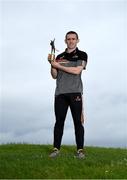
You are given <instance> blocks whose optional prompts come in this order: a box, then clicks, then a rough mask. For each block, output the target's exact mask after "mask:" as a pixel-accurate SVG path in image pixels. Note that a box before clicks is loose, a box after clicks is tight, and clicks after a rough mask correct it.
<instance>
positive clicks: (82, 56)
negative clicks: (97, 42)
mask: <svg viewBox="0 0 127 180" xmlns="http://www.w3.org/2000/svg"><path fill="white" fill-rule="evenodd" d="M79 59H80V60H79V61H81V62H80V63H81V64H80V66H81V65H82V66H83V69H86V65H87V61H88V55H87V53H86V52H83V51H82V52H81V53H80V55H79Z"/></svg>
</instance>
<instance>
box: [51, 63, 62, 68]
mask: <svg viewBox="0 0 127 180" xmlns="http://www.w3.org/2000/svg"><path fill="white" fill-rule="evenodd" d="M51 65H52V67H54V68H56V69H59V68H60V67H61V65H60V64H59V63H58V62H56V61H51Z"/></svg>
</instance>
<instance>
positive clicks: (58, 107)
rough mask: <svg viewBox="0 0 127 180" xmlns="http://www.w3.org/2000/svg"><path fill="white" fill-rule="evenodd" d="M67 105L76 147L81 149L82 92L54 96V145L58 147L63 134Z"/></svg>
mask: <svg viewBox="0 0 127 180" xmlns="http://www.w3.org/2000/svg"><path fill="white" fill-rule="evenodd" d="M68 107H70V110H71V114H72V118H73V122H74V128H75V139H76V144H77V149H83V146H84V127H83V125H82V122H81V113H82V94H81V93H67V94H60V95H58V96H55V117H56V122H55V126H54V144H53V145H54V147H56V148H58V149H60V146H61V140H62V136H63V129H64V122H65V118H66V114H67V110H68Z"/></svg>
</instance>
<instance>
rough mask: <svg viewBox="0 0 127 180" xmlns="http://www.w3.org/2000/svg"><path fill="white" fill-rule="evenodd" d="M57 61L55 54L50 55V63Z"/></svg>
mask: <svg viewBox="0 0 127 180" xmlns="http://www.w3.org/2000/svg"><path fill="white" fill-rule="evenodd" d="M54 60H55V54H48V61H50V62H51V61H54Z"/></svg>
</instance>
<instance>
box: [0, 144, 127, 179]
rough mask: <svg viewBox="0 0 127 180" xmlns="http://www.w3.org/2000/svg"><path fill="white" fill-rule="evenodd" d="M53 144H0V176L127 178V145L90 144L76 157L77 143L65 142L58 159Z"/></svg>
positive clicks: (23, 177)
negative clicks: (99, 145)
mask: <svg viewBox="0 0 127 180" xmlns="http://www.w3.org/2000/svg"><path fill="white" fill-rule="evenodd" d="M51 150H52V146H51V145H29V144H7V145H0V179H126V178H127V149H120V148H99V147H86V149H85V151H86V158H85V159H83V160H79V159H76V158H74V153H75V150H76V149H75V146H65V145H64V146H62V148H61V155H60V156H59V157H57V158H56V159H51V158H49V157H48V155H49V153H50V152H51Z"/></svg>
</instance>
